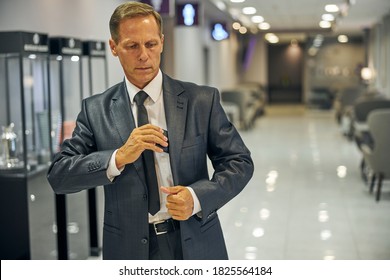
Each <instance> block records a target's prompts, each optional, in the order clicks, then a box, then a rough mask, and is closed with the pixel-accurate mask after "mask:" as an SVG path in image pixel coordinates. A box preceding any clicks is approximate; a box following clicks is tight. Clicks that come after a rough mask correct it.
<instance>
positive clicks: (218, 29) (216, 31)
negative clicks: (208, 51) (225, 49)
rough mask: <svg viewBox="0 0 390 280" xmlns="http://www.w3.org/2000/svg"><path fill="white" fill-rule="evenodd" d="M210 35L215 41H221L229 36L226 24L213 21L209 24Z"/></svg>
mask: <svg viewBox="0 0 390 280" xmlns="http://www.w3.org/2000/svg"><path fill="white" fill-rule="evenodd" d="M211 37H212V38H213V39H214V40H216V41H222V40H225V39H227V38H229V32H228V31H227V29H226V24H225V23H221V22H216V23H213V24H212V25H211Z"/></svg>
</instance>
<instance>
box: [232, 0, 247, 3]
mask: <svg viewBox="0 0 390 280" xmlns="http://www.w3.org/2000/svg"><path fill="white" fill-rule="evenodd" d="M230 2H232V3H242V2H245V0H230Z"/></svg>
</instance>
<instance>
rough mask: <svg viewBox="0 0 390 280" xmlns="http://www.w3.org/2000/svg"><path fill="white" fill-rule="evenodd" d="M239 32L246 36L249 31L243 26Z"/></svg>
mask: <svg viewBox="0 0 390 280" xmlns="http://www.w3.org/2000/svg"><path fill="white" fill-rule="evenodd" d="M238 32H240V33H241V34H245V33H246V32H248V29H247V28H246V27H245V26H241V27H240V29H238Z"/></svg>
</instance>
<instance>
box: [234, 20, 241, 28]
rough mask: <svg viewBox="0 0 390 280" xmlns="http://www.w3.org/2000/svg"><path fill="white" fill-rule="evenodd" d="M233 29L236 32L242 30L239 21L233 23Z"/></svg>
mask: <svg viewBox="0 0 390 280" xmlns="http://www.w3.org/2000/svg"><path fill="white" fill-rule="evenodd" d="M232 27H233V29H234V30H238V29H240V27H241V24H240V23H239V22H238V21H236V22H234V23H233V25H232Z"/></svg>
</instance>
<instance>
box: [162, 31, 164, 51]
mask: <svg viewBox="0 0 390 280" xmlns="http://www.w3.org/2000/svg"><path fill="white" fill-rule="evenodd" d="M161 45H162V46H161V53H162V52H163V50H164V34H162V35H161Z"/></svg>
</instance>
